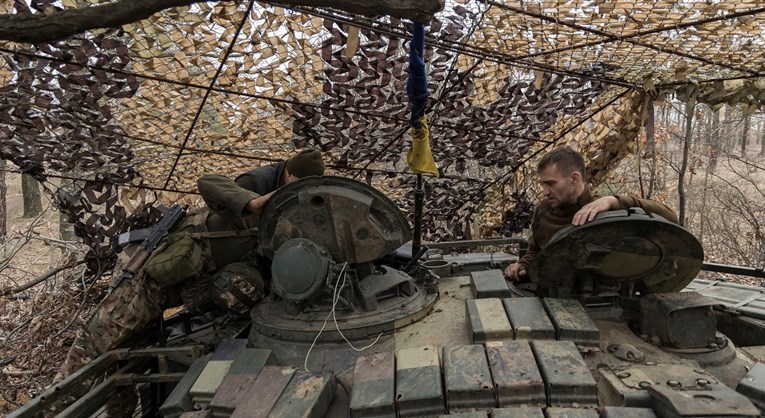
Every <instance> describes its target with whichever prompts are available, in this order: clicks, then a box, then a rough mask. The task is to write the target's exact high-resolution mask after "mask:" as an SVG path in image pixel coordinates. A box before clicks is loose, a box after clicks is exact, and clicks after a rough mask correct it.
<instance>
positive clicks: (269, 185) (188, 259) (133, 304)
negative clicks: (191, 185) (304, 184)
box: [54, 149, 324, 382]
mask: <svg viewBox="0 0 765 418" xmlns="http://www.w3.org/2000/svg"><path fill="white" fill-rule="evenodd" d="M323 174H324V163H323V162H322V155H321V152H320V151H318V150H314V149H307V150H303V151H301V152H299V153H297V154H295V155H294V156H292V157H291V158H289V159H288V160H286V161H282V162H279V163H276V164H272V165H270V166H266V167H261V168H258V169H255V170H252V171H249V172H247V173H245V174H242V175H241V176H239V177H237V179H236V180H235V181H231V180H230V179H229V178H227V177H225V176H221V175H205V176H203V177H201V178H200V179H199V180H198V182H197V185H198V188H199V192H200V194H201V195H202V197H203V199H204V201H205V203H206V204H207V207H208V209H209V210H202V211H199V212H198V213H196V214H189V215H188V216H187V217H186V218H185V219H184V220H183V221H182V223H181V224H180V225H179V226H178V228H177V229H176V230H175V231H173V232H172V233H171V234H170V235H168V236H167V237H166V238H165V239H164V240H163V241H162V243H161V244H160V245H159V246H158V247H157V249H156V250H155V251H154V253H153V254H152V256H151V257H150V258H149V259H148V260H147V262H146V264H145V265H144V266H143V267H142V268H141V269H138V271H137V272H136V273H135V274H134V275H133V277H132V278H130V279H127V280H124V281H123V282H122V283H121V284H120V285H119V286H118V287H117V288H116V289H114V291H113V292H112V293H111V294H109V295H108V296H107V297H106V298H105V299H104V300H103V301H102V302H101V304H100V305H99V306H98V308H97V309H96V311H95V313H94V314H93V316H92V317H91V319H90V321H89V323H88V324H87V326H86V327H85V328H83V329H81V330H79V331H78V332H77V336H76V338H75V341H74V343H73V344H72V347H71V349H70V350H69V354H68V355H67V358H66V360H65V361H64V363H63V365H62V366H61V368H60V369H59V372H58V374H57V375H56V378H55V379H54V382H58V381H60V380H62V379H64V378H65V377H67V376H69V375H71V374H72V373H74V372H75V371H77V370H78V369H80V368H81V367H82V366H84V365H86V364H87V363H89V362H90V361H92V360H93V359H95V358H96V357H98V356H99V355H101V354H103V353H105V352H106V351H109V350H112V349H114V348H116V347H118V346H120V345H121V344H123V343H124V342H125V341H127V340H128V339H130V338H131V337H134V336H136V335H138V334H139V333H140V332H141V331H142V330H144V329H146V328H147V327H148V326H149V325H150V324H151V323H152V322H153V321H156V320H157V319H158V318H159V317H160V315H161V314H162V312H163V311H164V310H165V309H167V308H170V307H174V306H180V305H184V306H185V307H186V309H187V310H190V311H193V312H198V313H203V312H206V311H209V310H210V309H214V308H216V307H218V308H224V309H226V310H228V311H232V312H234V313H237V314H243V315H246V314H247V313H249V309H250V308H251V307H252V305H254V304H255V302H257V301H258V300H260V299H261V298H263V296H264V295H265V289H264V282H263V278H262V276H261V273H260V269H259V266H258V263H259V261H258V260H259V258H260V257H259V256H258V255H257V253H256V248H257V245H258V237H257V229H256V227H257V225H258V222H259V215H260V212H261V211H262V209H263V206H264V205H265V203H266V202H267V201H268V199H269V198H270V197H271V195H272V194H273V193H274V192H275V191H276V190H277V189H278V188H279V187H281V186H283V185H285V184H288V183H291V182H293V181H295V180H297V179H299V178H302V177H305V176H320V175H323ZM131 247H132V248H131ZM133 249H135V246H129V247H128V248H126V250H125V252H123V253H122V254H121V255H120V258H119V260H118V263H117V266H116V267H115V269H114V271H115V272H120V271H121V270H122V266H123V265H124V262H125V261H126V260H127V258H129V255H130V254H129V253H131V252H132V250H133Z"/></svg>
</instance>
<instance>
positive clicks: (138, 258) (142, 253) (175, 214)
mask: <svg viewBox="0 0 765 418" xmlns="http://www.w3.org/2000/svg"><path fill="white" fill-rule="evenodd" d="M184 216H186V209H184V208H183V207H182V206H181V205H179V204H177V203H176V204H174V205H173V206H171V207H170V209H168V210H167V212H165V214H164V215H163V216H162V219H160V220H159V222H157V223H156V224H155V225H154V226H153V227H151V228H148V231H147V232H148V233H147V236H146V238H145V239H144V240H143V241H142V242H141V244H140V245H139V246H138V248H137V249H136V250H135V252H134V253H133V255H132V256H130V259H129V260H128V261H127V264H125V268H123V269H122V272H121V273H120V275H119V276H117V277H116V278H115V279H114V280H113V281H112V284H111V285H110V286H109V293H111V292H112V291H114V289H116V288H117V286H119V285H120V283H122V281H123V280H125V279H130V278H131V277H133V275H134V274H135V272H136V271H138V269H139V268H141V267H143V265H144V264H145V263H146V260H148V259H149V256H150V255H151V253H152V252H154V250H155V249H156V248H157V245H159V242H160V241H162V238H164V237H166V236H167V234H168V233H169V232H170V231H172V229H173V228H175V227H176V226H177V225H178V224H179V223H180V222H181V220H182V219H183V217H184Z"/></svg>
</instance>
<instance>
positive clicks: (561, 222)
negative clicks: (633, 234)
mask: <svg viewBox="0 0 765 418" xmlns="http://www.w3.org/2000/svg"><path fill="white" fill-rule="evenodd" d="M537 175H538V176H539V182H540V183H541V185H542V194H543V195H544V199H542V201H541V202H539V204H538V205H537V206H536V207H535V208H534V213H533V215H532V217H531V234H529V239H528V242H529V246H528V250H527V252H526V254H525V255H524V256H523V257H522V258H521V259H520V260H518V262H517V263H513V264H510V265H509V266H507V268H505V271H504V273H505V276H506V277H507V278H508V279H510V280H513V281H516V280H527V279H528V271H529V268H530V266H531V262H532V260H533V259H534V257H536V255H537V254H538V253H539V252H540V251H541V250H542V249H543V248H545V246H546V245H547V244H548V243H549V241H550V239H551V238H552V237H553V235H555V233H556V232H558V231H560V230H561V229H563V228H566V227H568V226H571V225H574V226H579V225H584V224H585V223H587V222H590V221H592V220H594V219H595V216H596V215H597V214H599V213H602V212H606V211H612V210H620V209H629V208H632V207H639V208H642V209H643V210H644V211H645V212H646V213H654V214H657V215H660V216H662V217H663V218H664V219H666V220H668V221H670V222H674V223H678V219H677V215H675V212H673V211H672V209H670V208H669V207H668V206H667V205H665V204H663V203H660V202H656V201H653V200H650V199H641V198H637V197H632V196H626V195H612V196H602V197H601V196H598V195H596V194H594V193H593V192H592V191H591V190H590V188H589V187H588V186H587V176H586V170H585V165H584V157H583V156H582V154H580V153H579V152H577V151H575V150H573V149H572V148H570V147H568V146H563V147H559V148H555V149H553V150H552V151H550V152H548V153H547V154H545V155H544V156H543V157H542V159H541V160H539V163H538V164H537ZM538 285H539V288H538V292H537V293H538V296H545V288H544V284H543V283H539V284H538Z"/></svg>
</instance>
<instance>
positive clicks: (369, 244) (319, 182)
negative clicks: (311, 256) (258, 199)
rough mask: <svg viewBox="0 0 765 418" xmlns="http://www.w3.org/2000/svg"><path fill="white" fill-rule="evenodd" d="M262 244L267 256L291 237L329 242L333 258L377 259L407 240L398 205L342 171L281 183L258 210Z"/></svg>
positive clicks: (404, 223) (325, 245)
mask: <svg viewBox="0 0 765 418" xmlns="http://www.w3.org/2000/svg"><path fill="white" fill-rule="evenodd" d="M260 232H261V233H260V235H259V237H260V248H261V249H262V250H263V253H264V254H265V255H266V256H268V257H273V255H274V253H275V252H276V250H277V249H278V248H279V247H280V246H281V245H282V244H283V243H285V242H287V241H288V240H289V239H292V238H306V239H310V240H311V241H313V242H315V243H317V244H319V245H321V246H322V247H324V248H326V249H327V250H328V251H329V253H330V254H331V256H332V259H333V260H334V261H335V262H340V263H342V262H345V261H347V262H349V263H364V262H368V261H373V260H376V259H378V258H380V257H382V256H384V255H386V254H389V253H391V252H393V251H394V250H395V249H397V248H398V247H400V246H401V245H403V244H404V243H405V242H407V241H409V239H410V238H411V231H410V228H409V223H408V222H407V220H406V218H404V215H402V214H401V211H400V210H399V208H398V207H397V206H396V205H395V204H394V203H393V202H392V201H391V200H390V199H388V198H387V197H386V196H385V195H383V194H382V193H381V192H379V191H378V190H376V189H374V188H373V187H371V186H369V185H367V184H365V183H361V182H359V181H356V180H351V179H348V178H344V177H335V176H322V177H306V178H303V179H300V180H299V181H296V182H293V183H290V184H287V185H286V186H284V187H281V188H280V189H279V190H277V191H276V193H274V195H273V196H272V197H271V198H270V199H269V200H268V203H267V204H266V206H265V207H264V208H263V213H262V214H261V216H260Z"/></svg>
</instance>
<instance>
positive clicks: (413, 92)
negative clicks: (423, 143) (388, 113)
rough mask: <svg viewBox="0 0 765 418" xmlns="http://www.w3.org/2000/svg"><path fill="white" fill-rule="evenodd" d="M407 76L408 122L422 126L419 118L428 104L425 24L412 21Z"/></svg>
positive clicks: (417, 126) (415, 126)
mask: <svg viewBox="0 0 765 418" xmlns="http://www.w3.org/2000/svg"><path fill="white" fill-rule="evenodd" d="M409 47H410V48H409V69H408V72H409V78H408V79H407V82H406V95H407V96H409V100H410V101H411V102H412V114H411V116H410V118H409V124H410V125H411V126H412V127H414V128H417V129H421V128H422V123H420V118H422V117H423V116H424V115H425V106H426V105H427V104H428V77H427V75H426V74H425V58H424V56H425V53H424V51H425V26H424V25H423V24H422V23H417V22H415V23H414V27H413V36H412V42H411V43H410V44H409Z"/></svg>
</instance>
